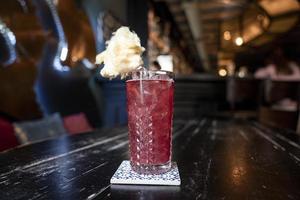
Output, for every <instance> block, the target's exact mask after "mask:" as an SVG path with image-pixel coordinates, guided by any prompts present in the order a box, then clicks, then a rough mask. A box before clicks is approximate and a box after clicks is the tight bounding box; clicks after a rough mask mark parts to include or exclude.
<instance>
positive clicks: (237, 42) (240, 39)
mask: <svg viewBox="0 0 300 200" xmlns="http://www.w3.org/2000/svg"><path fill="white" fill-rule="evenodd" d="M234 42H235V44H236V45H237V46H242V44H243V43H244V40H243V38H242V37H237V38H236V39H235V41H234Z"/></svg>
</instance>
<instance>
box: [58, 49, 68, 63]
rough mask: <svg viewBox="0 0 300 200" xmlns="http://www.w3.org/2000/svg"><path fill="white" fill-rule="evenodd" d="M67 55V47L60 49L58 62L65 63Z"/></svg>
mask: <svg viewBox="0 0 300 200" xmlns="http://www.w3.org/2000/svg"><path fill="white" fill-rule="evenodd" d="M67 55H68V48H67V47H63V48H62V49H61V54H60V60H61V61H65V60H66V58H67Z"/></svg>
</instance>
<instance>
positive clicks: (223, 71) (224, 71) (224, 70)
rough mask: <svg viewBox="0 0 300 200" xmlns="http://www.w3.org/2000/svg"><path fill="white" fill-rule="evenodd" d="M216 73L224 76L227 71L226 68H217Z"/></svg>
mask: <svg viewBox="0 0 300 200" xmlns="http://www.w3.org/2000/svg"><path fill="white" fill-rule="evenodd" d="M218 74H219V75H220V76H226V75H227V71H226V69H219V72H218Z"/></svg>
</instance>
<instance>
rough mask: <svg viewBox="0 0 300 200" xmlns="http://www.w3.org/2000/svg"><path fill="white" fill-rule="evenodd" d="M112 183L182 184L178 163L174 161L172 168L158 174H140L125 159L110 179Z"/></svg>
mask: <svg viewBox="0 0 300 200" xmlns="http://www.w3.org/2000/svg"><path fill="white" fill-rule="evenodd" d="M110 183H111V184H131V185H180V183H181V181H180V176H179V171H178V167H177V164H176V163H175V162H172V166H171V170H170V171H168V172H166V173H163V174H157V175H144V174H138V173H136V172H134V171H132V170H131V167H130V162H129V161H128V160H124V161H123V162H122V163H121V165H120V166H119V168H118V170H117V171H116V172H115V174H114V175H113V177H112V178H111V179H110Z"/></svg>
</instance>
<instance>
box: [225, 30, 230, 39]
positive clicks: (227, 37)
mask: <svg viewBox="0 0 300 200" xmlns="http://www.w3.org/2000/svg"><path fill="white" fill-rule="evenodd" d="M223 37H224V40H231V33H230V32H229V31H225V32H224V34H223Z"/></svg>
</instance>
